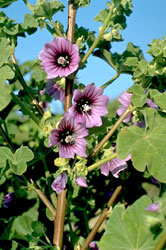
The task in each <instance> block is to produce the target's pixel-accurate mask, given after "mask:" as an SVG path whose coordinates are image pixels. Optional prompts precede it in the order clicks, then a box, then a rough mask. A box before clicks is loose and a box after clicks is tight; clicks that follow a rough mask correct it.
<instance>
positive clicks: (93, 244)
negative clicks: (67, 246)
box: [89, 241, 99, 250]
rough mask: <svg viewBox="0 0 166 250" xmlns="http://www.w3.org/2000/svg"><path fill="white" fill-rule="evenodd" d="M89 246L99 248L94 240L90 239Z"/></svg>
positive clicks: (94, 248)
mask: <svg viewBox="0 0 166 250" xmlns="http://www.w3.org/2000/svg"><path fill="white" fill-rule="evenodd" d="M89 247H90V249H91V250H99V248H98V246H97V244H96V242H95V241H91V243H90V244H89Z"/></svg>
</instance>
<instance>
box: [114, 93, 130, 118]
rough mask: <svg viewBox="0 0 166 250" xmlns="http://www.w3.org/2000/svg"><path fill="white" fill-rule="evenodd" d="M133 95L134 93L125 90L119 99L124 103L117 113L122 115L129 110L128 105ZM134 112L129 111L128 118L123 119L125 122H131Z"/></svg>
mask: <svg viewBox="0 0 166 250" xmlns="http://www.w3.org/2000/svg"><path fill="white" fill-rule="evenodd" d="M131 96H132V94H130V93H127V92H126V91H124V92H123V93H122V94H121V95H120V96H119V98H118V101H119V102H120V103H121V104H122V106H121V107H120V108H119V109H118V110H117V114H118V115H119V116H122V115H123V114H124V112H125V111H126V110H127V108H128V106H129V105H130V103H131ZM132 116H133V114H132V113H129V114H128V115H127V116H126V118H125V119H124V120H123V122H129V121H130V120H131V118H132Z"/></svg>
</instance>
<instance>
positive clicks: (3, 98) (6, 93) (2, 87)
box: [0, 82, 11, 111]
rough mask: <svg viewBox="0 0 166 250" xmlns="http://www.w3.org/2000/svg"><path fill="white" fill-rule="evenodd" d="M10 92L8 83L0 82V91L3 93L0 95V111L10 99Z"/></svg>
mask: <svg viewBox="0 0 166 250" xmlns="http://www.w3.org/2000/svg"><path fill="white" fill-rule="evenodd" d="M10 92H11V89H10V87H9V85H7V84H5V83H3V82H1V84H0V93H3V95H0V111H2V110H3V109H4V108H5V107H6V106H7V105H8V104H9V102H10V101H11V95H10Z"/></svg>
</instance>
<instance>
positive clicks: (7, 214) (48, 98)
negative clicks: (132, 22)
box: [0, 0, 166, 250]
mask: <svg viewBox="0 0 166 250" xmlns="http://www.w3.org/2000/svg"><path fill="white" fill-rule="evenodd" d="M15 1H17V0H1V1H0V7H1V12H0V49H1V56H0V93H1V95H0V144H1V147H0V249H3V250H10V249H11V250H17V249H20V250H26V249H35V250H37V249H39V250H41V249H50V250H51V249H52V250H53V249H55V250H61V249H63V250H65V249H67V250H70V249H75V250H86V249H93V250H95V249H100V250H120V249H122V250H133V249H137V250H145V249H146V250H160V249H166V193H165V189H166V186H165V183H166V92H165V89H166V80H165V79H166V49H165V48H166V38H165V37H164V36H163V38H162V39H153V40H152V42H151V41H149V45H148V46H149V50H148V51H147V53H149V54H150V55H151V60H150V61H149V62H148V61H146V59H145V58H144V54H143V52H142V50H141V49H140V47H138V46H136V45H134V44H133V43H132V41H131V42H130V43H128V45H127V47H126V49H125V50H124V52H123V53H118V51H117V52H113V51H112V44H113V43H116V42H121V41H122V40H123V38H122V35H123V30H124V29H125V28H126V27H127V19H128V18H130V17H129V16H130V14H131V13H132V0H110V1H109V2H105V9H103V10H101V11H100V12H99V14H98V15H97V16H96V17H95V19H94V20H95V21H96V22H100V27H99V31H98V33H97V32H95V31H93V30H92V31H91V30H89V29H87V28H84V27H82V26H81V27H80V26H79V24H76V14H77V10H78V9H79V8H88V6H89V5H90V0H68V1H65V2H66V3H65V5H64V4H63V3H62V2H60V1H57V0H50V1H48V0H37V1H36V3H34V4H31V3H30V2H28V1H27V0H23V3H24V4H25V5H26V6H27V10H28V9H29V10H28V11H27V12H28V13H31V14H25V17H24V22H23V23H18V22H17V21H16V20H12V19H11V18H10V17H8V16H7V15H6V14H5V10H6V9H7V8H8V6H10V5H11V4H14V2H15ZM34 2H35V1H34ZM65 8H68V19H67V17H66V16H64V18H63V21H64V20H68V23H67V25H66V26H67V30H65V28H64V27H63V24H62V23H61V20H57V18H56V14H57V13H58V12H61V11H63V10H64V9H65ZM43 29H47V31H48V32H49V33H50V34H51V37H52V39H51V40H48V41H47V42H46V43H45V44H43V48H42V50H41V51H38V53H36V59H35V60H32V61H26V62H24V63H22V64H20V63H19V61H18V59H17V58H16V56H15V49H16V48H17V46H19V43H20V41H21V40H20V39H19V37H20V36H21V37H24V39H26V37H28V36H31V35H33V34H34V33H35V32H42V30H43ZM35 42H36V43H37V41H34V43H35ZM150 42H151V43H150ZM25 51H26V48H25ZM89 56H90V57H92V56H93V57H94V58H97V57H98V58H100V59H102V60H103V65H104V64H105V63H107V64H108V65H109V67H110V68H112V69H113V71H114V72H115V74H114V75H113V76H111V78H110V79H108V81H107V82H103V84H101V86H99V84H98V83H95V82H94V83H92V82H89V84H86V85H85V84H84V83H82V82H80V79H79V77H78V72H79V71H83V70H84V68H85V67H88V66H89V61H88V58H89ZM94 72H95V74H98V73H100V74H101V72H102V67H101V70H100V72H97V71H95V65H94ZM94 72H93V73H94ZM121 74H129V75H130V76H131V77H132V81H133V85H132V87H130V88H129V89H127V90H126V91H124V92H123V93H121V95H120V96H119V97H118V100H116V101H112V100H110V98H109V96H107V95H106V94H105V93H104V90H105V88H107V87H108V86H109V85H110V84H112V83H113V82H114V83H116V79H117V78H118V77H119V76H120V75H121ZM118 87H119V86H118V84H117V88H118ZM53 100H54V102H52V101H53ZM55 100H58V101H59V102H61V105H62V109H63V112H62V114H57V112H56V105H57V104H56V102H55Z"/></svg>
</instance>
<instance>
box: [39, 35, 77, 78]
mask: <svg viewBox="0 0 166 250" xmlns="http://www.w3.org/2000/svg"><path fill="white" fill-rule="evenodd" d="M38 58H39V59H40V60H41V63H40V64H41V66H42V68H43V69H44V70H45V72H46V73H47V79H53V78H56V77H66V76H68V75H70V74H71V73H73V72H74V71H76V70H77V68H78V66H79V62H80V57H79V52H78V46H77V45H76V44H72V43H71V42H70V41H69V40H67V39H65V38H63V37H57V38H54V39H53V40H52V42H48V43H46V44H45V46H44V48H43V49H42V50H41V51H40V53H39V55H38Z"/></svg>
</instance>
